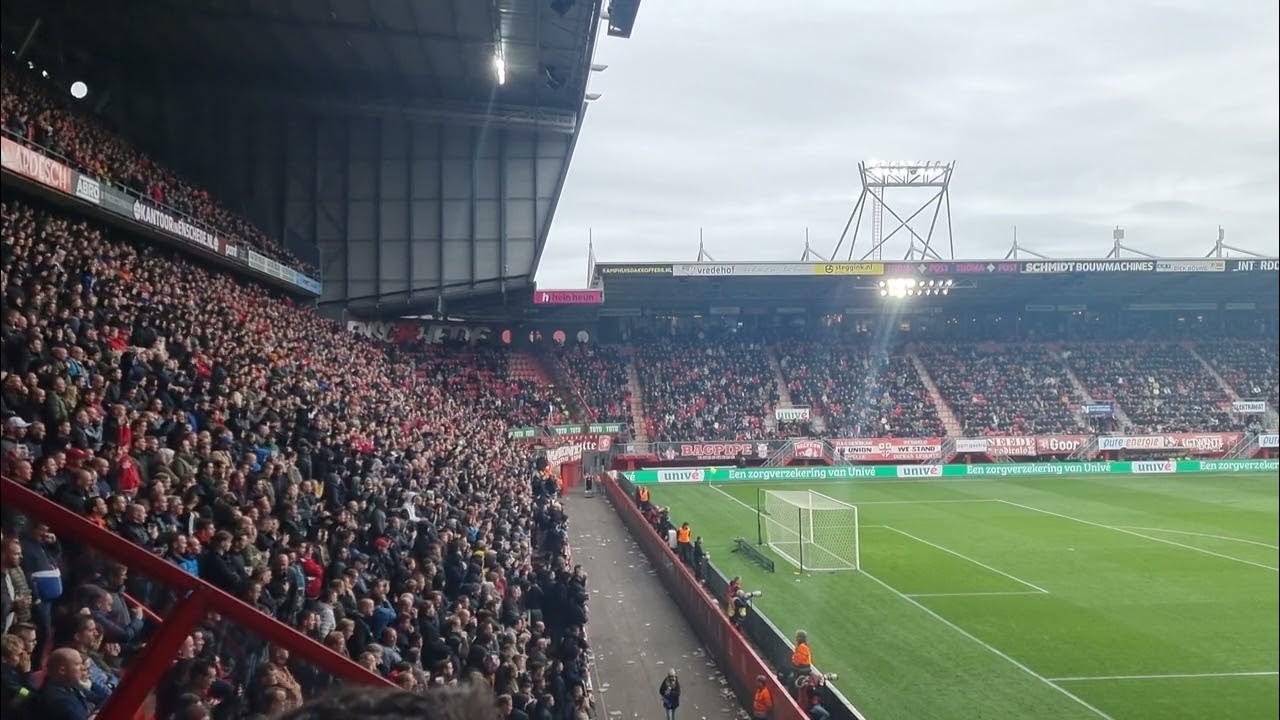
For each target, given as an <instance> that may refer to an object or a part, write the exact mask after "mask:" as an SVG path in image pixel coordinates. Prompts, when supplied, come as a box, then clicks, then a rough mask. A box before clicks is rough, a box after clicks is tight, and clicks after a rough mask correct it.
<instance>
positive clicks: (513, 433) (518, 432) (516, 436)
mask: <svg viewBox="0 0 1280 720" xmlns="http://www.w3.org/2000/svg"><path fill="white" fill-rule="evenodd" d="M541 434H542V432H541V431H540V430H538V428H536V427H521V428H511V429H510V430H508V431H507V437H509V438H511V439H512V440H527V439H529V438H536V437H538V436H539V435H541Z"/></svg>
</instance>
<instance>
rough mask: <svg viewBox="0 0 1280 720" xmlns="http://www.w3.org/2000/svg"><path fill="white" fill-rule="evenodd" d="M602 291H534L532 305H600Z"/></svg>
mask: <svg viewBox="0 0 1280 720" xmlns="http://www.w3.org/2000/svg"><path fill="white" fill-rule="evenodd" d="M602 303H604V291H603V290H534V291H533V304H534V305H600V304H602Z"/></svg>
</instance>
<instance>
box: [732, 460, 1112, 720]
mask: <svg viewBox="0 0 1280 720" xmlns="http://www.w3.org/2000/svg"><path fill="white" fill-rule="evenodd" d="M711 488H712V489H713V490H715V491H716V492H719V493H720V494H722V495H724V496H725V497H727V498H729V499H730V500H732V501H734V502H736V503H738V504H739V505H741V506H742V507H744V508H746V509H747V510H750V511H751V512H755V511H756V509H755V508H753V507H751V506H750V505H748V504H746V503H744V502H742V501H741V500H739V499H738V498H736V497H734V496H732V495H730V494H729V493H727V492H725V491H723V490H721V489H720V488H718V487H716V486H715V485H712V486H711ZM858 572H860V573H862V574H863V575H866V576H867V577H868V578H870V579H871V580H873V581H875V582H876V583H878V584H879V585H880V586H881V587H883V588H884V589H885V590H888V591H889V592H891V593H893V594H894V595H897V596H898V597H900V598H902V599H903V600H905V601H907V602H909V603H911V604H912V605H915V606H916V607H918V608H920V609H921V610H923V611H924V612H926V613H928V614H929V615H931V616H932V617H933V618H934V619H935V620H937V621H938V622H940V623H942V624H943V625H946V626H947V627H949V628H951V629H952V630H955V631H956V632H958V633H960V634H961V635H963V636H965V637H967V638H969V639H970V640H972V641H974V642H976V643H978V644H979V645H981V646H982V647H984V648H986V649H987V650H988V651H990V652H991V653H993V654H995V655H998V656H1000V657H1001V658H1003V659H1005V660H1007V661H1008V662H1009V663H1011V664H1012V665H1013V666H1014V667H1016V668H1018V669H1019V670H1021V671H1023V672H1025V673H1027V674H1028V675H1030V676H1031V677H1033V678H1035V679H1037V680H1039V681H1040V682H1042V683H1044V684H1045V685H1048V686H1049V687H1051V688H1053V689H1054V690H1057V691H1058V692H1060V693H1062V694H1063V695H1066V696H1067V697H1069V698H1071V699H1072V700H1074V701H1076V702H1077V703H1079V704H1080V705H1082V706H1084V707H1086V708H1088V709H1089V710H1090V711H1091V712H1092V713H1093V714H1094V715H1097V716H1098V717H1100V718H1104V719H1105V720H1115V718H1113V717H1111V716H1110V715H1108V714H1106V713H1104V712H1102V711H1101V710H1099V709H1098V708H1096V707H1094V706H1092V705H1090V704H1089V703H1088V702H1086V701H1085V700H1083V699H1081V698H1080V697H1079V696H1078V695H1076V694H1075V693H1073V692H1071V691H1070V690H1068V689H1066V688H1064V687H1061V686H1059V685H1054V684H1053V682H1052V681H1051V680H1049V679H1048V678H1046V677H1045V676H1043V675H1041V674H1040V673H1038V672H1036V671H1035V670H1032V669H1031V668H1029V667H1027V666H1026V665H1023V664H1022V663H1020V662H1018V661H1017V660H1014V659H1013V658H1012V657H1009V656H1008V655H1006V654H1005V653H1003V652H1001V651H1000V650H998V649H996V648H994V647H992V646H991V645H988V644H987V643H986V642H984V641H982V640H981V639H979V638H978V637H977V636H975V635H974V634H973V633H971V632H969V631H968V630H965V629H964V628H962V627H960V626H959V625H956V624H955V623H953V622H951V621H950V620H948V619H946V618H944V617H942V616H941V615H939V614H938V613H936V612H934V611H932V610H930V609H929V608H927V607H925V606H924V605H923V604H922V603H921V602H920V601H918V600H916V599H915V598H912V597H908V596H907V595H904V594H903V593H902V591H901V590H899V589H897V588H895V587H894V586H892V585H890V584H889V583H887V582H885V581H883V580H881V579H880V578H878V577H876V576H875V575H872V574H871V573H869V572H867V571H866V570H865V569H861V570H859V571H858Z"/></svg>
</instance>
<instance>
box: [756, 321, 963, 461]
mask: <svg viewBox="0 0 1280 720" xmlns="http://www.w3.org/2000/svg"><path fill="white" fill-rule="evenodd" d="M777 349H778V356H779V357H778V361H779V363H780V364H781V366H782V372H783V376H784V377H785V378H786V381H787V390H788V391H789V392H790V393H791V401H792V402H793V403H794V404H796V405H798V406H807V407H813V408H816V409H817V410H819V411H820V412H821V413H822V414H823V416H824V419H825V422H826V428H827V430H826V434H827V435H832V436H838V437H915V436H920V435H941V434H943V428H942V421H941V420H940V419H939V417H938V411H937V408H936V407H934V405H933V402H932V400H930V399H929V393H928V390H926V389H925V387H924V383H923V382H921V380H920V376H919V373H917V372H916V369H915V367H913V366H912V364H911V360H910V358H908V357H906V356H904V355H898V354H893V355H886V354H884V353H883V352H877V351H874V350H872V349H871V348H870V347H869V346H868V345H866V344H864V343H858V342H853V341H835V340H834V339H832V340H827V341H821V340H817V341H815V340H793V341H788V342H785V343H780V344H779V345H778V346H777Z"/></svg>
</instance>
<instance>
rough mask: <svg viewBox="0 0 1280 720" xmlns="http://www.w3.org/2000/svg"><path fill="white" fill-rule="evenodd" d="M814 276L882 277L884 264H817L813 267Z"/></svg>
mask: <svg viewBox="0 0 1280 720" xmlns="http://www.w3.org/2000/svg"><path fill="white" fill-rule="evenodd" d="M813 274H814V275H883V274H884V263H876V262H866V263H863V262H859V263H818V264H815V265H814V266H813Z"/></svg>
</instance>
